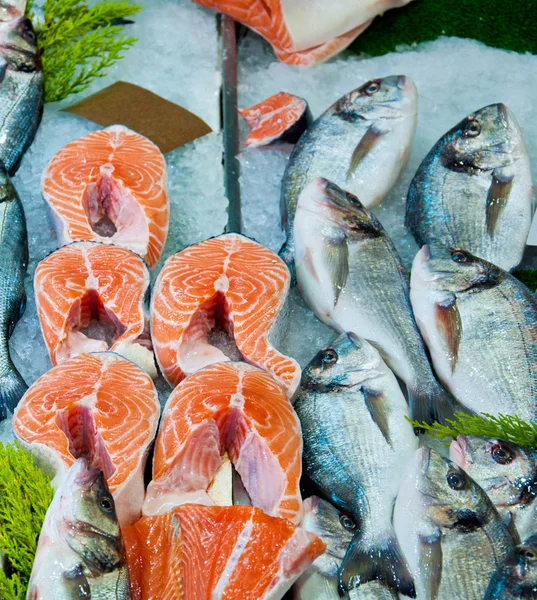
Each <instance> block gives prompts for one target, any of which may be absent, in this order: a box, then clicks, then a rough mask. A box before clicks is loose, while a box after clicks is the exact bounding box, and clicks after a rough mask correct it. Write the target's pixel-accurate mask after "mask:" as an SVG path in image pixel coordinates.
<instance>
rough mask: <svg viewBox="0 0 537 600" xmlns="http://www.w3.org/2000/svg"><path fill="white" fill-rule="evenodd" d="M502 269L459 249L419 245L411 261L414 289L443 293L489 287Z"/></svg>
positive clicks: (499, 276)
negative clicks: (419, 248)
mask: <svg viewBox="0 0 537 600" xmlns="http://www.w3.org/2000/svg"><path fill="white" fill-rule="evenodd" d="M502 273H503V272H502V270H501V269H500V268H499V267H496V266H495V265H493V264H492V263H489V262H487V261H486V260H483V259H482V258H478V257H477V256H474V255H473V254H470V253H469V252H467V251H465V250H463V249H461V248H449V247H446V246H440V245H430V246H427V245H426V246H423V247H422V248H421V250H420V251H419V252H418V253H417V254H416V256H415V258H414V262H413V263H412V283H411V286H412V287H414V288H418V287H420V288H423V289H425V290H428V291H438V292H446V293H452V294H453V293H457V292H464V291H466V290H470V289H474V290H475V289H477V288H487V287H492V286H494V285H496V283H498V281H499V280H500V279H501V277H502Z"/></svg>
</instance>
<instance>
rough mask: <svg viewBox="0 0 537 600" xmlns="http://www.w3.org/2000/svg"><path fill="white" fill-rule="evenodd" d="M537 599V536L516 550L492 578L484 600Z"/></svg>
mask: <svg viewBox="0 0 537 600" xmlns="http://www.w3.org/2000/svg"><path fill="white" fill-rule="evenodd" d="M521 598H526V599H530V598H531V599H533V600H535V599H536V598H537V536H532V537H531V538H530V539H528V540H527V541H526V542H524V543H523V544H520V545H519V546H517V547H516V548H515V550H514V551H513V552H511V553H510V554H509V556H507V558H506V559H505V561H504V562H503V564H501V565H500V566H499V567H498V570H497V571H496V573H494V575H493V576H492V578H491V580H490V583H489V587H488V589H487V592H486V594H485V597H484V600H520V599H521Z"/></svg>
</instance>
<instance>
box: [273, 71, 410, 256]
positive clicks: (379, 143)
mask: <svg viewBox="0 0 537 600" xmlns="http://www.w3.org/2000/svg"><path fill="white" fill-rule="evenodd" d="M417 104H418V93H417V90H416V87H415V85H414V83H413V81H412V80H411V79H410V77H406V76H404V75H391V76H389V77H384V78H383V79H372V80H371V81H368V82H367V83H365V84H364V85H363V86H361V87H359V88H358V89H356V90H353V91H352V92H349V93H348V94H345V96H343V97H342V98H340V99H339V100H338V101H337V102H335V103H334V104H333V105H332V106H331V107H330V108H329V109H328V110H327V111H326V112H324V113H323V114H322V115H321V116H320V117H319V118H318V119H317V120H316V121H315V122H314V123H313V124H312V125H310V126H309V127H308V129H307V130H306V132H305V133H304V134H303V135H302V137H301V138H300V140H299V141H298V143H297V145H296V146H295V148H294V150H293V152H292V154H291V156H290V158H289V163H288V165H287V168H286V170H285V173H284V176H283V182H282V196H281V210H282V222H283V226H284V228H285V231H286V234H287V243H286V245H284V247H283V248H282V251H281V253H280V254H281V256H282V258H284V260H286V262H287V263H288V264H290V265H291V264H292V258H293V256H292V255H293V235H292V231H293V219H294V216H295V211H296V207H297V203H298V198H299V196H300V194H301V193H302V190H303V189H304V187H305V186H306V185H307V184H308V183H309V182H310V181H311V180H312V179H315V178H316V177H325V178H326V179H330V181H333V182H334V183H336V184H337V185H340V186H342V187H344V188H345V189H348V190H349V191H351V192H352V193H354V194H357V195H358V196H359V197H360V199H361V201H362V202H363V203H364V205H365V206H373V205H375V204H377V203H378V202H380V201H381V200H382V198H384V196H385V195H386V194H387V193H388V192H389V191H390V190H391V189H392V187H393V186H394V185H395V183H396V181H397V179H398V178H399V175H400V174H401V172H402V171H403V169H404V167H405V165H406V162H407V160H408V155H409V152H410V146H411V144H412V139H413V137H414V132H415V130H416V121H417Z"/></svg>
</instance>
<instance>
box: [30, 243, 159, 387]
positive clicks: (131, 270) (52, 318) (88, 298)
mask: <svg viewBox="0 0 537 600" xmlns="http://www.w3.org/2000/svg"><path fill="white" fill-rule="evenodd" d="M34 289H35V299H36V305H37V314H38V315H39V321H40V323H41V329H42V331H43V337H44V338H45V343H46V345H47V349H48V352H49V355H50V359H51V361H52V364H53V365H58V364H60V363H62V362H65V361H66V360H69V359H70V358H72V357H73V356H76V355H77V354H82V353H84V352H103V351H106V350H112V351H114V352H117V353H119V354H121V355H122V356H124V357H125V358H128V359H130V360H132V361H133V362H135V363H137V364H138V365H139V366H140V367H142V368H143V369H145V370H146V371H147V372H148V373H149V374H150V375H151V376H153V377H156V375H157V372H156V367H155V362H154V357H153V351H152V347H151V338H150V335H149V316H148V310H147V308H148V307H146V304H148V302H147V297H148V294H149V270H148V268H147V266H146V265H145V263H144V261H143V260H142V259H141V258H140V257H139V256H138V255H137V254H135V253H134V252H131V251H130V250H127V249H126V248H120V247H118V246H113V245H110V244H100V243H96V242H74V243H73V244H70V245H69V246H64V247H63V248H60V249H59V250H56V252H53V253H52V254H51V255H50V256H48V257H47V258H45V259H44V260H42V261H41V262H40V263H39V265H38V267H37V269H36V272H35V277H34Z"/></svg>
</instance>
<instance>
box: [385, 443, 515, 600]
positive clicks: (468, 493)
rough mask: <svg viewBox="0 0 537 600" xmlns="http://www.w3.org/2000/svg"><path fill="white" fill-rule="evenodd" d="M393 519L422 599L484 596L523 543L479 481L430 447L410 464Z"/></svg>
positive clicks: (476, 598) (479, 599) (470, 599)
mask: <svg viewBox="0 0 537 600" xmlns="http://www.w3.org/2000/svg"><path fill="white" fill-rule="evenodd" d="M393 523H394V527H395V531H396V533H397V539H398V540H399V543H400V545H401V548H402V549H403V552H404V556H405V558H406V560H407V561H408V564H409V567H410V570H411V572H412V575H413V576H414V582H415V585H416V592H417V597H418V598H419V599H420V600H455V599H457V600H458V599H460V600H463V599H464V600H483V596H484V594H485V591H486V589H487V586H488V584H489V581H490V578H491V576H492V574H493V573H494V571H495V570H496V569H497V568H498V566H499V565H500V564H501V562H502V560H503V559H504V558H505V557H506V556H507V555H508V553H509V552H511V551H512V550H513V549H514V547H515V544H516V543H517V542H518V540H515V539H514V538H513V537H512V535H511V534H510V532H509V530H508V528H507V527H506V525H505V523H504V522H503V520H502V518H501V517H500V515H499V514H498V512H497V511H496V509H495V508H494V505H493V504H492V502H491V500H490V499H489V497H488V496H487V495H486V494H485V492H484V491H483V490H482V489H481V488H480V487H479V486H478V485H477V483H476V482H475V481H473V480H472V479H471V478H470V477H469V476H468V475H467V474H466V473H465V472H464V471H463V470H462V469H460V468H459V467H457V465H455V464H454V463H452V462H451V461H450V460H448V459H447V458H444V457H442V456H440V454H438V453H437V452H435V451H434V450H431V449H430V448H427V447H423V448H420V449H419V450H417V451H416V452H415V454H414V456H413V457H412V459H411V460H410V461H409V463H408V466H407V469H406V472H405V474H404V477H403V482H402V484H401V487H400V489H399V494H398V496H397V500H396V503H395V510H394V520H393Z"/></svg>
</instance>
